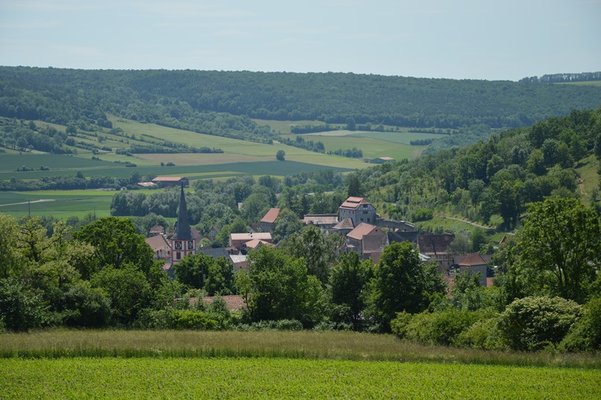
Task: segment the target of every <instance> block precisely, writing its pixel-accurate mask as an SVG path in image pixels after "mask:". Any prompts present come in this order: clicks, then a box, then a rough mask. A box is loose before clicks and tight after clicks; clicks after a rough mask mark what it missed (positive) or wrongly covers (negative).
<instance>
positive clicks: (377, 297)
mask: <svg viewBox="0 0 601 400" xmlns="http://www.w3.org/2000/svg"><path fill="white" fill-rule="evenodd" d="M443 290H444V285H443V284H442V282H441V278H440V277H438V276H437V275H436V274H432V273H430V271H428V270H427V269H426V268H425V267H424V266H422V264H421V263H420V260H419V256H418V253H417V251H416V250H415V249H414V248H413V247H412V246H411V244H410V243H407V242H403V243H393V244H391V245H389V246H387V247H386V248H385V249H384V252H383V253H382V256H381V257H380V261H379V262H378V264H376V267H375V273H374V279H373V280H372V293H371V295H370V300H369V301H370V308H371V314H372V315H373V316H374V317H375V318H376V320H377V322H379V323H380V324H381V328H382V329H383V330H386V331H388V330H390V321H391V320H392V319H393V318H394V316H395V315H396V313H398V312H401V311H406V312H409V313H417V312H420V311H423V310H425V309H426V308H427V307H428V305H429V304H430V298H431V296H432V295H433V294H435V293H442V291H443Z"/></svg>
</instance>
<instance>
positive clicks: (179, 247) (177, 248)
mask: <svg viewBox="0 0 601 400" xmlns="http://www.w3.org/2000/svg"><path fill="white" fill-rule="evenodd" d="M175 249H176V250H181V249H182V242H175Z"/></svg>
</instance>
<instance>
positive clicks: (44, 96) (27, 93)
mask: <svg viewBox="0 0 601 400" xmlns="http://www.w3.org/2000/svg"><path fill="white" fill-rule="evenodd" d="M0 93H1V95H0V116H5V117H14V118H20V119H27V120H38V119H39V120H45V121H49V122H55V123H59V124H64V125H66V124H69V123H73V124H84V125H85V124H90V123H92V124H97V125H99V126H104V127H108V126H110V122H109V121H108V120H107V117H106V115H107V113H111V114H114V115H118V116H121V117H124V118H129V119H134V120H137V121H147V122H154V123H158V124H162V125H166V126H173V127H179V128H185V129H191V130H194V131H199V132H200V131H202V132H208V133H211V134H216V135H226V136H235V137H240V138H246V139H253V140H258V139H260V140H270V139H271V138H273V134H272V132H271V131H270V130H269V128H266V127H260V126H258V125H257V124H256V123H255V122H253V121H252V120H250V119H249V118H264V119H279V120H302V119H312V120H321V121H323V122H325V123H344V124H350V125H354V124H355V123H356V124H360V123H361V124H362V123H372V124H376V125H378V124H385V125H396V126H410V127H439V128H456V127H462V126H471V125H477V124H484V125H486V126H488V127H491V128H499V127H518V126H525V125H529V124H531V123H533V122H535V121H538V120H541V119H543V118H547V117H550V116H554V115H565V114H567V113H569V112H570V111H571V110H573V109H585V108H592V107H597V106H598V105H599V104H601V89H600V88H598V87H574V86H570V85H551V84H544V83H538V82H534V83H529V82H519V83H518V82H510V81H479V80H450V79H424V78H407V77H393V76H380V75H357V74H343V73H305V74H300V73H285V72H282V73H262V72H221V71H190V70H185V71H165V70H151V71H108V70H69V69H56V68H28V67H1V68H0Z"/></svg>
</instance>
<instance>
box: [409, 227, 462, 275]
mask: <svg viewBox="0 0 601 400" xmlns="http://www.w3.org/2000/svg"><path fill="white" fill-rule="evenodd" d="M453 240H455V235H453V234H452V233H441V234H436V233H422V234H420V235H419V236H418V237H417V247H418V249H419V252H420V253H422V254H424V255H426V256H428V257H430V259H431V260H432V261H436V262H437V263H438V266H439V271H440V272H444V273H446V272H447V271H448V269H449V267H450V266H451V265H452V264H453V253H452V252H451V251H450V248H449V247H450V245H451V243H452V242H453Z"/></svg>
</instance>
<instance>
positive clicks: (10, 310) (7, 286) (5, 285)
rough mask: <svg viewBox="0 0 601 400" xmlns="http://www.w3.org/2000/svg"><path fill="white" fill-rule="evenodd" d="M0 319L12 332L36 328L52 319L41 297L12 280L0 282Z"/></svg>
mask: <svg viewBox="0 0 601 400" xmlns="http://www.w3.org/2000/svg"><path fill="white" fill-rule="evenodd" d="M0 318H1V319H2V320H3V325H4V326H5V327H6V329H8V330H12V331H28V330H30V329H32V328H38V327H40V326H44V325H48V324H49V323H50V322H51V319H52V318H51V315H50V313H49V312H48V305H47V304H46V303H45V302H44V300H43V299H42V296H40V295H39V294H38V293H35V292H34V291H33V290H32V289H31V288H29V287H26V286H24V285H23V284H22V283H21V282H20V281H18V280H17V279H14V278H7V279H2V280H0Z"/></svg>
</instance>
